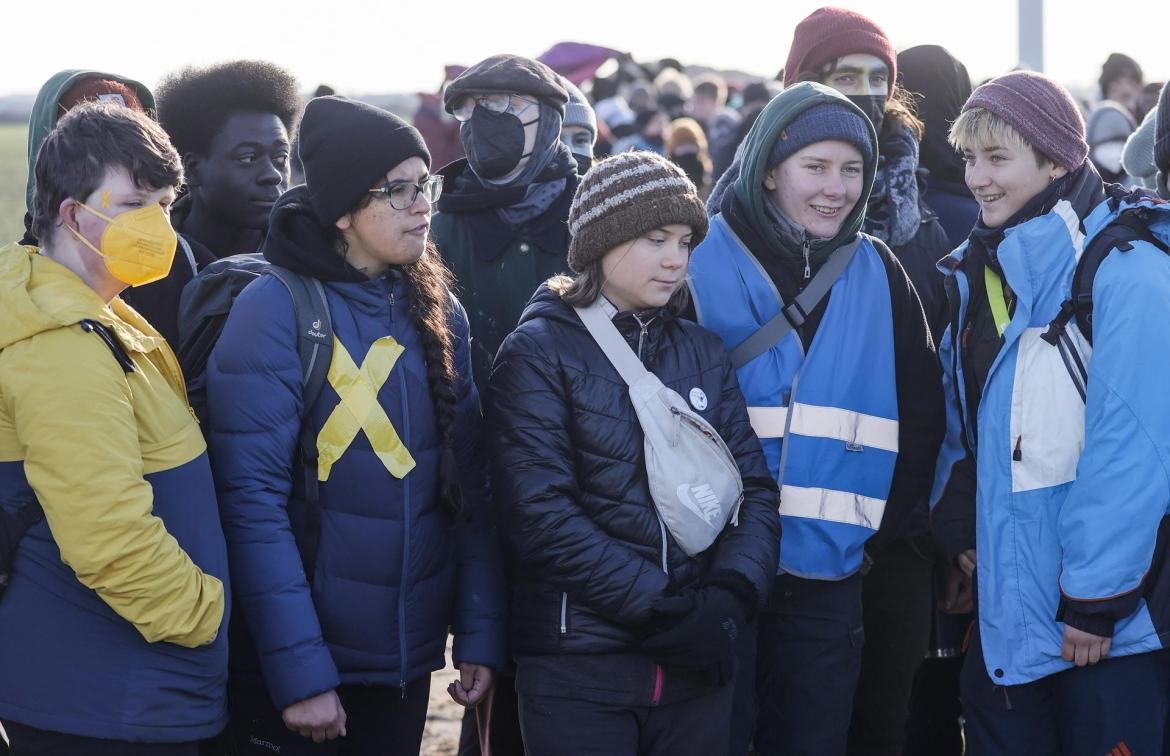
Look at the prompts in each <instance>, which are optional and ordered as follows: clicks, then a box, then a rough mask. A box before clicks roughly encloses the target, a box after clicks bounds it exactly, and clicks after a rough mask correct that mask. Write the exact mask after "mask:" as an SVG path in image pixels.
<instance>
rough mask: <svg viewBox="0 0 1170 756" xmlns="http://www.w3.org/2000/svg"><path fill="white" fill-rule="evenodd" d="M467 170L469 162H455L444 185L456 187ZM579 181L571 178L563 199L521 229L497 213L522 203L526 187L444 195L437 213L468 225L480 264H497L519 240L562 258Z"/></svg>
mask: <svg viewBox="0 0 1170 756" xmlns="http://www.w3.org/2000/svg"><path fill="white" fill-rule="evenodd" d="M464 170H469V169H468V168H467V159H466V158H464V159H462V160H456V161H455V162H454V163H451V164H450V165H448V166H446V167H445V168H443V170H441V171H440V172H439V173H440V174H441V175H442V176H443V179H444V185H447V184H450V185H454V183H455V180H456V178H457V177H458V176H459V174H461V173H462V172H463V171H464ZM580 180H581V177H580V176H579V175H578V174H572V175H570V176H568V177H567V179H566V181H565V190H564V191H563V192H562V193H561V196H560V197H558V198H557V199H556V201H554V202H553V203H552V205H551V206H550V207H549V209H548V210H547V211H545V212H544V213H543V214H542V215H540V217H538V218H536V219H535V220H532V221H530V222H528V223H526V224H524V225H522V226H515V227H513V226H509V225H508V224H507V223H504V222H503V221H501V220H500V216H499V214H498V213H497V212H496V210H497V209H499V208H501V207H508V206H509V205H512V204H515V203H516V202H519V201H520V200H521V199H522V198H523V197H524V192H525V191H526V188H525V187H507V188H504V189H496V190H492V191H462V192H451V193H450V194H447V193H444V194H443V196H442V197H440V198H439V205H438V209H439V212H440V213H451V214H455V215H459V216H460V217H461V219H462V220H463V222H464V223H466V224H467V225H468V228H469V233H468V239H469V240H470V242H471V244H472V245H473V250H472V252H473V254H474V256H475V258H476V259H478V260H480V261H481V262H485V263H489V262H491V261H493V260H495V259H496V258H497V257H499V256H500V255H502V254H504V252H505V251H506V250H507V249H508V246H509V245H511V244H512V243H513V242H514V241H516V240H517V239H518V238H520V237H523V238H525V239H527V240H530V241H532V242H533V243H534V244H536V246H538V247H539V248H540V249H542V250H545V251H554V252H556V254H558V255H559V254H563V253H564V250H566V249H568V248H569V226H568V223H567V222H566V220H567V219H568V217H569V206H570V205H571V204H572V202H573V195H574V194H575V193H576V191H577V184H578V183H580Z"/></svg>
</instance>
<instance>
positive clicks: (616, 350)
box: [573, 296, 646, 386]
mask: <svg viewBox="0 0 1170 756" xmlns="http://www.w3.org/2000/svg"><path fill="white" fill-rule="evenodd" d="M573 309H574V310H576V311H577V317H579V318H581V322H582V323H584V324H585V328H587V329H588V330H589V335H590V336H592V337H593V340H594V341H596V342H597V345H598V346H599V347H601V351H602V352H604V353H605V356H606V357H607V358H608V359H609V361H610V363H611V364H612V365H613V366H614V368H615V369H616V370H617V371H618V374H619V375H621V377H622V380H623V381H625V382H626V385H627V386H632V385H634V383H636V382H637V381H638V379H639V378H641V377H642V376H643V375H645V374H646V367H645V366H644V365H643V364H642V361H641V360H639V359H638V355H636V354H634V350H633V349H630V345H629V344H627V343H626V340H625V339H623V338H622V335H621V333H620V332H619V331H618V329H617V326H615V325H614V324H613V321H612V320H610V317H609V313H607V312H606V307H605V302H604V301H603V299H602V297H600V296H599V297H598V298H597V299H596V300H595V301H594V302H593V304H591V305H589V306H588V307H574V308H573Z"/></svg>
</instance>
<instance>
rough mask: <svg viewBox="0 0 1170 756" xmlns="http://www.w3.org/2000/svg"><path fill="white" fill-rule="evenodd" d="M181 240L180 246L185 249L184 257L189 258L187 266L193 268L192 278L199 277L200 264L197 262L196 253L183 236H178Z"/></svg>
mask: <svg viewBox="0 0 1170 756" xmlns="http://www.w3.org/2000/svg"><path fill="white" fill-rule="evenodd" d="M177 236H178V238H179V246H180V247H182V249H183V255H184V256H185V257H186V258H187V264H188V265H190V266H191V277H192V278H194V277H195V276H197V275H199V264H198V263H196V262H195V252H194V250H192V249H191V243H190V242H188V241H187V239H186V238H185V237H184V236H183V235H182V234H177Z"/></svg>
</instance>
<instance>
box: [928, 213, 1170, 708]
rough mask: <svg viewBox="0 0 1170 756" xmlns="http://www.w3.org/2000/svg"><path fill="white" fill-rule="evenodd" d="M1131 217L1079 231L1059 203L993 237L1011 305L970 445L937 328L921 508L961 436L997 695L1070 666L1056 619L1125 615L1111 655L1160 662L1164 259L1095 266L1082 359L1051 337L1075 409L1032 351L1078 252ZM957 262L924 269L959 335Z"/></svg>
mask: <svg viewBox="0 0 1170 756" xmlns="http://www.w3.org/2000/svg"><path fill="white" fill-rule="evenodd" d="M1131 204H1132V202H1123V203H1122V204H1121V205H1120V206H1119V207H1113V208H1111V207H1110V203H1109V202H1104V203H1101V204H1100V205H1099V206H1097V207H1096V208H1095V209H1094V210H1093V211H1092V212H1091V213H1090V214H1089V215H1088V217H1086V218H1085V219H1084V222H1083V225H1082V223H1081V220H1080V219H1079V218H1078V217H1077V215H1076V213H1075V212H1074V211H1073V209H1072V206H1071V205H1070V204H1069V203H1068V202H1067V201H1066V200H1061V201H1060V202H1058V203H1057V205H1056V207H1055V208H1054V209H1053V210H1052V211H1051V212H1049V213H1047V214H1045V215H1042V216H1040V217H1037V218H1034V219H1032V220H1030V221H1027V222H1025V223H1022V224H1020V225H1019V226H1016V227H1014V228H1011V229H1008V231H1007V232H1006V236H1005V238H1004V240H1003V241H1002V242H1001V243H1000V245H999V248H998V259H999V262H1000V264H1001V266H1002V268H1003V273H1004V278H1005V280H1006V283H1007V284H1008V285H1009V286H1010V287H1011V290H1012V291H1014V292H1015V294H1016V296H1017V302H1016V309H1015V313H1014V315H1013V316H1012V318H1011V322H1010V324H1009V325H1008V326H1007V329H1006V330H1005V331H1004V344H1003V346H1002V347H1001V349H1000V351H999V354H998V356H997V357H996V359H995V361H994V362H993V363H992V365H991V368H990V371H989V373H988V376H987V380H986V384H985V386H984V389H983V394H982V399H981V400H980V403H979V407H978V410H977V418H976V421H975V423H974V425H975V427H977V428H978V434H975V433H974V431H973V429H972V428H971V425H972V423H971V422H969V421H967V422H964V418H967V417H968V413H967V408H966V399H965V396H966V393H965V391H964V390H963V385H964V383H963V381H964V376H963V371H962V368H961V360H958V359H956V357H955V347H954V341H953V339H954V326H953V325H952V328H950V329H948V331H947V332H946V334H945V335H944V337H943V340H942V343H941V344H940V349H939V354H940V358H941V359H942V363H943V367H944V387H945V390H946V392H947V406H948V422H947V436H946V440H945V442H944V445H943V450H942V453H941V455H940V460H939V465H938V468H937V474H936V479H935V488H934V492H933V495H932V497H931V505H932V507H933V506H935V505H936V504H937V502H938V500H939V497H940V496H941V494H942V493H943V491H944V490H945V488H946V486H947V482H948V476H949V475H950V474H951V472H952V470H953V467H954V464H955V462H956V460H958V459H959V458H960V457H961V456H962V455H963V453H964V452H963V438H962V435H963V434H964V433H966V434H967V436H968V437H967V444H968V446H970V447H971V448H974V450H975V457H976V460H977V467H976V470H977V489H976V504H975V509H976V544H977V546H976V548H977V555H978V556H977V580H978V583H977V584H978V596H979V629H980V634H981V636H982V642H983V653H984V658H985V660H986V663H987V671H988V674H989V675H991V677H992V679H993V680H994V681H995V682H997V683H999V684H1002V685H1015V684H1020V683H1027V682H1031V681H1033V680H1036V679H1039V678H1042V677H1046V676H1048V675H1051V674H1054V673H1056V672H1060V671H1062V670H1065V669H1068V668H1069V667H1070V666H1071V664H1070V663H1069V662H1066V661H1064V660H1062V659H1061V658H1060V653H1061V644H1062V638H1063V633H1064V625H1063V623H1061V622H1059V621H1058V620H1057V616H1058V613H1059V612H1060V610H1061V608H1062V604H1067V605H1073V606H1080V607H1099V608H1104V607H1106V605H1118V603H1119V602H1121V605H1126V606H1130V605H1134V606H1136V609H1134V610H1132V611H1131V612H1130V613H1129V614H1128V615H1127V616H1124V617H1123V618H1121V619H1119V620H1118V621H1117V622H1116V625H1115V627H1114V633H1113V643H1112V648H1111V651H1110V654H1111V655H1112V656H1123V655H1128V654H1136V653H1142V652H1145V651H1152V650H1155V649H1159V648H1162V647H1163V645H1164V642H1163V635H1162V634H1163V633H1165V632H1167V630H1168V629H1170V606H1167V604H1168V603H1170V596H1168V595H1167V592H1168V590H1170V580H1166V579H1159V578H1160V573H1161V572H1162V568H1161V567H1159V565H1161V563H1162V562H1163V561H1164V559H1163V558H1162V557H1164V553H1163V552H1164V551H1165V547H1164V543H1165V537H1166V536H1165V533H1164V532H1163V530H1162V529H1160V526H1162V525H1163V518H1164V517H1165V516H1166V515H1167V510H1168V505H1170V474H1168V472H1167V471H1168V470H1170V390H1168V388H1167V378H1166V377H1167V376H1168V375H1170V259H1168V257H1167V255H1166V254H1165V253H1163V252H1162V251H1160V250H1159V249H1157V248H1156V247H1155V246H1153V245H1151V244H1148V243H1145V242H1135V243H1134V245H1133V248H1132V249H1131V250H1130V251H1125V252H1120V251H1114V252H1113V253H1112V254H1110V255H1109V256H1108V257H1107V258H1106V259H1105V261H1104V262H1103V263H1102V265H1101V267H1100V269H1099V270H1098V272H1097V275H1096V278H1095V281H1094V285H1093V303H1094V313H1093V334H1094V338H1093V347H1092V348H1090V346H1089V345H1088V343H1087V342H1086V341H1085V339H1084V338H1083V337H1082V336H1081V334H1080V332H1079V331H1078V330H1077V327H1076V322H1075V320H1074V321H1073V322H1071V323H1070V324H1069V325H1068V327H1067V332H1068V334H1069V336H1070V339H1071V347H1072V348H1073V349H1075V351H1076V355H1075V356H1076V357H1078V358H1079V359H1080V360H1081V361H1083V362H1084V363H1086V364H1087V367H1088V388H1087V399H1085V400H1082V398H1081V395H1080V393H1079V392H1078V391H1077V388H1076V384H1075V382H1074V380H1073V377H1072V373H1071V372H1070V370H1069V369H1068V367H1066V364H1065V360H1064V358H1063V357H1062V355H1061V352H1060V350H1058V349H1057V348H1056V347H1054V346H1052V345H1051V344H1049V343H1048V342H1047V341H1045V340H1043V339H1042V338H1041V335H1042V334H1043V333H1044V332H1045V331H1046V330H1047V327H1048V325H1049V323H1050V322H1051V321H1052V320H1053V318H1054V317H1055V316H1056V314H1057V312H1058V310H1059V309H1060V305H1061V303H1062V302H1063V301H1064V300H1066V299H1067V298H1068V297H1069V295H1070V290H1071V285H1072V276H1073V272H1074V269H1075V266H1076V261H1077V259H1078V258H1079V256H1080V254H1081V252H1082V251H1083V250H1084V249H1085V247H1086V243H1087V241H1088V240H1091V239H1092V238H1093V236H1094V235H1095V234H1097V233H1098V232H1099V231H1100V230H1101V229H1103V228H1104V227H1105V226H1106V225H1108V224H1109V223H1110V222H1111V221H1113V220H1114V219H1115V218H1116V217H1117V216H1118V215H1119V213H1120V212H1121V211H1122V210H1124V209H1126V208H1127V207H1130V206H1131ZM1143 204H1149V205H1151V211H1152V212H1153V213H1154V214H1155V217H1156V218H1157V220H1156V221H1155V222H1154V223H1153V225H1152V229H1153V230H1154V232H1155V233H1156V234H1157V235H1158V236H1159V237H1160V238H1161V239H1162V240H1164V241H1165V240H1170V206H1153V205H1152V203H1150V202H1149V201H1148V200H1144V201H1143ZM966 254H967V244H966V243H964V244H963V245H962V246H960V247H959V248H958V249H956V250H955V251H954V252H953V253H952V254H951V255H949V256H948V257H947V258H944V259H943V261H942V262H941V263H940V265H939V267H940V269H941V270H942V271H943V272H944V273H945V274H946V275H948V276H953V278H954V284H955V288H956V289H957V291H958V293H959V316H958V321H957V322H958V323H960V324H961V323H964V322H965V318H966V311H967V306H968V304H969V297H970V287H969V285H968V281H967V277H966V274H965V272H964V269H963V260H964V258H965V256H966ZM1069 356H1070V357H1072V356H1073V355H1071V354H1070V355H1069ZM1159 536H1161V537H1159ZM1147 573H1148V574H1147ZM1127 599H1128V601H1129V603H1126V601H1127ZM1168 637H1170V636H1168Z"/></svg>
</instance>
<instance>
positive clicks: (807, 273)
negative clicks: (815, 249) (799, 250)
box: [804, 239, 812, 281]
mask: <svg viewBox="0 0 1170 756" xmlns="http://www.w3.org/2000/svg"><path fill="white" fill-rule="evenodd" d="M811 244H812V242H810V241H809V240H808V239H805V240H804V280H806V281H807V280H808V279H810V278H812V265H811V264H809V259H808V253H809V247H810V246H811Z"/></svg>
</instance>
